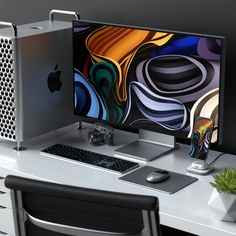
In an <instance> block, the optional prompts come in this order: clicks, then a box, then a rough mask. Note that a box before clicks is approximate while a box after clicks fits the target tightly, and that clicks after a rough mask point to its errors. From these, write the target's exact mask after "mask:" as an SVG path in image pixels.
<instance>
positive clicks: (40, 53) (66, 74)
mask: <svg viewBox="0 0 236 236" xmlns="http://www.w3.org/2000/svg"><path fill="white" fill-rule="evenodd" d="M0 25H5V26H8V25H9V26H12V27H7V28H2V29H0V138H1V139H7V140H11V141H15V142H16V143H17V149H20V148H21V143H22V142H23V141H25V140H28V139H30V138H33V137H35V136H39V135H41V134H44V133H46V132H50V131H53V130H55V129H57V128H60V127H63V126H66V125H69V124H72V123H73V122H75V121H76V119H75V117H74V115H73V112H72V110H73V105H72V97H71V94H72V91H73V87H72V86H73V83H72V76H73V62H72V33H71V27H72V25H71V22H64V21H56V20H53V17H51V19H49V21H42V22H37V23H31V24H25V25H20V26H17V27H16V26H15V25H13V24H10V23H6V22H0Z"/></svg>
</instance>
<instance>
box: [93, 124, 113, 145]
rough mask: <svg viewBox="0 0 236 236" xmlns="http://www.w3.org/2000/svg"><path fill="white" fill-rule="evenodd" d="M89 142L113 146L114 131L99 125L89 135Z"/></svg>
mask: <svg viewBox="0 0 236 236" xmlns="http://www.w3.org/2000/svg"><path fill="white" fill-rule="evenodd" d="M88 141H89V143H90V144H94V145H98V144H108V145H113V129H112V128H110V127H108V126H107V127H104V126H102V125H97V127H95V128H94V130H92V131H90V132H89V133H88Z"/></svg>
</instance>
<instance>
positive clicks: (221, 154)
mask: <svg viewBox="0 0 236 236" xmlns="http://www.w3.org/2000/svg"><path fill="white" fill-rule="evenodd" d="M224 154H226V153H225V152H222V153H220V154H219V155H218V156H217V157H216V158H215V159H214V160H213V161H212V162H210V163H208V164H209V166H210V165H211V164H212V163H214V162H215V161H216V160H217V159H218V158H219V157H221V156H223V155H224Z"/></svg>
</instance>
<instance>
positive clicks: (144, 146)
mask: <svg viewBox="0 0 236 236" xmlns="http://www.w3.org/2000/svg"><path fill="white" fill-rule="evenodd" d="M175 148H176V143H175V137H174V136H171V135H166V134H160V133H155V132H151V131H146V130H139V138H138V140H137V141H135V142H133V143H130V144H127V145H124V146H122V147H120V148H118V149H116V150H115V151H114V152H115V154H118V155H122V156H127V157H131V158H134V159H138V160H141V161H151V160H154V159H155V158H157V157H160V156H162V155H165V154H166V153H168V152H170V151H172V150H174V149H175Z"/></svg>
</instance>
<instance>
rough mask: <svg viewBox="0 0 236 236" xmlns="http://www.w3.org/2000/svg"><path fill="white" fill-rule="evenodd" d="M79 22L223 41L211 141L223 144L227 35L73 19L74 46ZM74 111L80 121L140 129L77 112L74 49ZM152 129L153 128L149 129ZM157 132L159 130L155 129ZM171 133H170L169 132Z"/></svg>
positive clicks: (123, 128)
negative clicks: (214, 133) (214, 138)
mask: <svg viewBox="0 0 236 236" xmlns="http://www.w3.org/2000/svg"><path fill="white" fill-rule="evenodd" d="M77 22H82V23H91V24H100V25H105V26H115V27H123V28H132V29H140V30H150V31H156V32H157V31H158V32H163V33H173V34H185V35H193V36H202V37H209V38H216V39H220V40H221V42H222V46H221V61H220V80H219V105H218V106H219V109H218V114H219V117H218V132H217V141H216V142H215V143H211V145H213V146H214V147H217V146H220V145H222V142H223V113H224V112H223V110H224V103H223V101H224V87H225V61H226V45H225V44H226V43H225V42H226V37H225V36H219V35H210V34H201V33H193V32H184V31H174V30H167V29H165V30H164V29H157V28H151V27H140V26H133V25H122V24H115V23H107V22H99V21H88V20H73V21H72V45H73V48H74V44H75V42H74V40H75V39H74V25H75V24H76V23H77ZM72 55H73V113H74V115H75V116H78V117H79V118H80V121H82V122H83V121H84V122H87V123H91V124H94V123H96V122H101V123H104V124H108V125H110V126H112V127H114V128H115V129H119V130H123V131H128V132H135V133H138V132H139V129H138V128H134V127H131V126H124V125H118V124H114V123H110V122H109V121H105V120H101V119H97V118H91V117H85V116H80V115H78V114H76V113H75V109H74V107H75V101H74V81H75V80H74V65H75V61H74V50H73V53H72ZM147 131H151V130H147ZM154 132H157V131H154ZM158 133H162V134H166V133H165V132H161V131H159V132H158ZM168 135H170V134H168ZM172 136H174V137H176V138H180V139H182V140H191V138H188V137H183V136H178V135H172Z"/></svg>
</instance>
